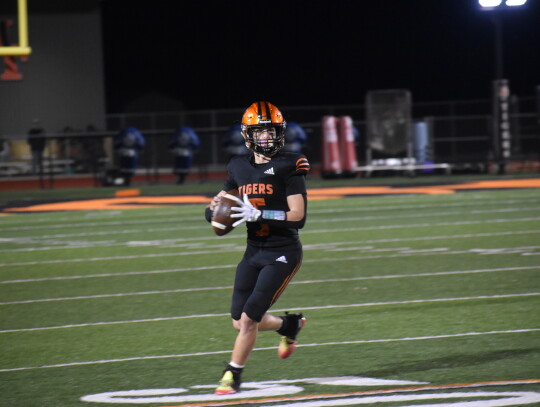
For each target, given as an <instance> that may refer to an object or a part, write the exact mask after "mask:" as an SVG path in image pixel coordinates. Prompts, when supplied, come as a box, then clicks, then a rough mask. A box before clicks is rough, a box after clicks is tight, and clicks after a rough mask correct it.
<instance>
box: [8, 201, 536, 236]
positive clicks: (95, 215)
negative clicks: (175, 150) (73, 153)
mask: <svg viewBox="0 0 540 407" xmlns="http://www.w3.org/2000/svg"><path fill="white" fill-rule="evenodd" d="M471 198H472V199H477V200H478V199H480V200H482V199H486V198H485V197H480V198H478V197H472V196H467V200H464V201H461V202H459V201H458V202H453V203H435V204H423V205H395V203H396V202H406V203H409V202H408V200H406V201H403V200H392V203H393V204H392V205H382V206H381V205H379V206H377V207H376V208H374V207H354V208H339V209H312V210H310V213H312V214H317V213H339V212H350V211H354V212H370V211H381V210H394V209H399V210H404V209H429V208H447V207H453V208H455V207H458V208H459V207H467V206H478V205H479V204H480V202H478V201H476V202H471ZM537 198H538V197H537V196H535V195H528V196H525V197H524V198H523V199H520V200H516V199H508V200H502V201H493V200H489V199H488V200H487V202H486V204H488V205H491V206H498V205H514V204H519V205H522V204H523V203H526V202H533V203H536V202H537ZM193 206H196V209H197V210H198V209H199V207H201V206H202V205H193ZM184 207H187V205H184ZM121 215H125V216H127V217H129V218H130V219H131V218H148V217H150V218H151V219H149V220H118V221H114V222H108V221H109V220H110V219H111V218H112V217H113V216H114V217H118V216H121ZM183 215H185V214H183ZM156 216H171V217H174V218H175V221H182V220H186V219H188V220H193V217H185V218H178V213H176V212H161V211H159V212H157V211H153V212H152V215H151V216H149V215H147V214H139V215H135V214H132V213H128V214H126V213H123V212H122V211H118V210H110V211H92V212H87V213H85V214H84V215H83V216H82V218H87V219H88V218H92V220H97V221H98V222H99V223H98V222H93V223H91V222H85V223H81V222H79V223H71V221H73V220H74V219H73V218H69V217H63V218H58V219H55V224H54V225H40V226H37V225H35V223H43V222H50V219H49V218H48V217H42V218H38V219H33V220H32V224H33V226H26V227H25V226H23V227H12V228H3V230H11V231H16V230H35V229H46V228H54V229H62V228H66V227H77V228H78V227H87V226H100V225H103V226H116V225H124V224H137V222H139V223H141V224H144V223H158V222H156V221H155V217H156ZM201 217H202V216H201ZM99 218H103V219H105V220H106V222H107V223H104V222H100V219H99ZM8 220H9V226H12V225H24V224H28V222H26V221H23V222H16V221H15V222H14V221H13V218H10V219H8ZM76 220H81V217H80V216H77V217H76ZM59 221H66V222H68V223H65V224H58V223H57V222H59ZM163 222H167V221H166V220H163ZM4 223H8V222H4Z"/></svg>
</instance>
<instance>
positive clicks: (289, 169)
mask: <svg viewBox="0 0 540 407" xmlns="http://www.w3.org/2000/svg"><path fill="white" fill-rule="evenodd" d="M241 126H242V136H243V137H244V140H245V144H246V147H247V148H248V150H250V154H248V155H244V156H236V157H232V158H231V160H230V161H229V164H228V166H227V171H228V178H227V181H226V182H225V184H224V186H223V190H222V191H221V192H219V194H217V195H216V196H215V197H214V199H213V200H212V202H211V204H210V205H209V206H208V207H207V208H206V219H207V220H208V221H211V218H212V211H213V209H214V208H215V206H216V205H217V203H218V202H219V201H220V199H221V197H222V196H224V195H226V194H227V191H231V190H237V191H238V192H239V195H240V196H241V197H242V199H238V198H236V200H237V201H238V205H239V206H238V207H234V208H233V209H232V210H233V211H235V213H233V214H232V215H231V217H233V218H236V219H237V220H236V222H235V223H234V226H235V227H236V226H238V225H240V224H241V223H243V222H245V223H246V225H247V247H246V251H245V253H244V256H243V258H242V260H241V261H240V263H239V264H238V266H237V268H236V276H235V281H234V290H233V296H232V306H231V316H232V324H233V327H234V328H235V329H236V330H237V331H238V334H237V337H236V341H235V343H234V348H233V352H232V357H231V361H230V363H229V364H228V365H227V366H226V368H225V370H224V372H223V376H222V379H221V382H220V385H219V387H218V388H217V389H216V391H215V394H222V395H224V394H233V393H236V392H238V391H239V388H240V383H241V374H242V369H243V368H244V366H245V364H246V362H247V360H248V357H249V355H250V353H251V351H252V350H253V348H254V346H255V341H256V339H257V332H258V331H276V332H277V333H278V334H279V335H281V340H280V343H279V347H278V355H279V357H281V358H283V359H285V358H287V357H289V356H290V355H291V354H292V353H293V351H294V349H295V347H296V336H297V335H298V333H299V332H300V330H301V329H302V328H303V326H304V324H305V321H306V319H305V318H304V317H303V315H302V314H288V313H286V314H285V315H283V316H274V315H271V314H269V313H267V311H268V310H269V309H270V307H271V306H272V305H273V304H274V303H275V302H276V301H277V299H278V298H279V296H280V295H281V294H282V293H283V291H284V290H285V288H286V287H287V285H288V283H289V282H290V280H291V279H292V278H293V276H294V275H295V273H296V272H297V271H298V269H299V268H300V264H301V262H302V253H303V251H302V245H301V243H300V240H299V237H298V229H300V228H302V227H303V226H304V223H305V221H306V210H307V198H306V181H305V178H306V175H307V173H308V172H309V162H308V160H307V159H306V157H305V156H304V155H302V154H299V153H291V152H285V151H281V150H282V148H283V146H284V143H285V135H284V132H285V127H286V122H285V120H284V119H283V116H282V114H281V112H280V111H279V110H278V108H277V107H276V106H274V105H273V104H271V103H269V102H255V103H253V104H252V105H251V106H249V107H248V108H247V109H246V111H245V113H244V115H243V117H242V124H241ZM228 196H229V197H233V198H235V197H234V196H233V195H231V194H229V195H228Z"/></svg>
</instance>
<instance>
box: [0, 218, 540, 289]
mask: <svg viewBox="0 0 540 407" xmlns="http://www.w3.org/2000/svg"><path fill="white" fill-rule="evenodd" d="M106 233H107V232H103V234H106ZM538 233H540V230H538V229H537V230H513V231H512V230H510V231H505V232H492V233H467V234H461V235H439V236H416V237H402V238H388V239H373V240H357V241H354V240H347V241H346V242H338V241H335V240H334V241H333V242H332V244H334V245H336V244H345V243H347V244H374V243H392V242H412V241H422V240H442V239H469V238H477V237H495V236H513V235H523V234H538ZM193 240H197V239H193ZM198 240H200V239H198ZM1 241H2V239H1V238H0V242H1ZM4 241H17V242H21V243H38V242H31V241H28V240H27V238H20V239H19V238H13V239H4ZM49 243H50V241H49ZM58 243H60V244H62V246H45V247H44V246H40V247H27V248H21V249H6V250H0V253H4V252H5V253H12V252H26V251H46V250H65V249H69V250H73V249H81V248H82V249H87V248H91V247H101V246H106V247H112V246H130V247H135V246H142V247H144V246H146V247H148V246H156V247H168V248H170V247H175V248H187V249H199V248H202V247H206V248H208V247H209V246H210V247H212V248H214V247H228V248H229V249H231V250H233V249H235V248H238V250H244V248H245V246H244V245H243V244H242V245H237V244H236V243H225V244H218V245H214V244H208V243H204V242H203V241H200V242H195V241H186V239H185V238H172V239H159V240H147V241H128V242H115V241H95V242H92V241H85V242H73V241H70V242H65V241H58ZM328 246H329V244H326V243H325V244H322V243H321V244H316V245H310V244H305V245H304V250H311V248H316V250H320V249H324V248H326V247H328ZM1 283H2V282H1V281H0V284H1Z"/></svg>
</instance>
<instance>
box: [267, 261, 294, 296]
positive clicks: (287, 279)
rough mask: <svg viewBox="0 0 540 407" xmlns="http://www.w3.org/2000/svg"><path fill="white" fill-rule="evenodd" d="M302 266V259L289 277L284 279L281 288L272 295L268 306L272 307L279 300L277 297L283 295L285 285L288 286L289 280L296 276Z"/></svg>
mask: <svg viewBox="0 0 540 407" xmlns="http://www.w3.org/2000/svg"><path fill="white" fill-rule="evenodd" d="M301 265H302V258H300V261H299V262H298V264H297V265H296V267H295V268H294V270H293V272H292V273H291V274H290V275H289V277H287V278H286V279H285V281H284V282H283V284H281V287H279V289H278V290H277V291H276V293H275V294H274V297H273V298H272V301H270V306H272V305H273V304H274V303H275V302H276V301H277V299H278V298H279V296H280V295H281V293H283V291H284V290H285V288H287V285H288V284H289V282H290V281H291V279H292V278H293V277H294V275H295V274H296V272H297V271H298V270H299V269H300V266H301Z"/></svg>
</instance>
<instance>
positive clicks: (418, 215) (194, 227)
mask: <svg viewBox="0 0 540 407" xmlns="http://www.w3.org/2000/svg"><path fill="white" fill-rule="evenodd" d="M526 209H527V210H540V207H533V208H530V207H529V208H526ZM523 210H524V208H503V209H496V210H474V211H469V212H462V211H454V212H433V213H413V214H406V215H399V216H388V215H382V216H354V217H346V218H321V219H310V221H309V223H310V224H313V223H326V222H334V223H335V222H351V221H369V220H389V219H408V218H426V217H430V216H450V215H459V216H462V215H466V214H475V215H476V214H484V213H498V212H504V213H506V212H521V211H523ZM150 221H151V220H148V221H145V222H144V223H150ZM114 223H115V224H118V225H119V226H120V225H121V226H124V223H122V222H114ZM156 223H157V222H156ZM126 224H129V222H127V223H126ZM52 226H54V228H56V226H59V225H52ZM68 226H72V225H68ZM92 226H100V225H99V224H92ZM103 226H110V225H109V224H105V223H104V224H103ZM73 227H82V225H77V224H73ZM200 229H201V226H200V225H192V226H174V227H166V228H152V229H125V228H124V229H123V230H120V231H112V230H110V231H107V232H104V231H96V232H80V233H63V234H53V235H42V236H39V237H38V236H34V237H33V239H34V240H39V239H42V240H43V239H45V240H46V239H50V238H63V237H82V236H97V235H108V236H110V235H115V234H131V233H144V232H164V231H174V230H200ZM9 230H14V231H21V230H35V229H32V228H31V227H29V228H28V229H27V228H5V229H3V231H9Z"/></svg>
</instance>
